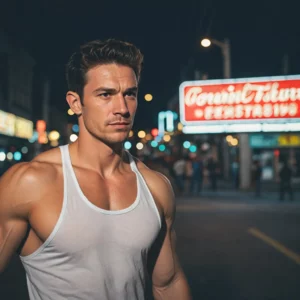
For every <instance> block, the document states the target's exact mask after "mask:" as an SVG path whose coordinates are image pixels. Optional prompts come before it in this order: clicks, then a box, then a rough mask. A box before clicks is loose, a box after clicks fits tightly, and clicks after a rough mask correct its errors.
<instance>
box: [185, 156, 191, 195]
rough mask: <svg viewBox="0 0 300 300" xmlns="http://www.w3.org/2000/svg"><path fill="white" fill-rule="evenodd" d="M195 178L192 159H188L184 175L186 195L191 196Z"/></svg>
mask: <svg viewBox="0 0 300 300" xmlns="http://www.w3.org/2000/svg"><path fill="white" fill-rule="evenodd" d="M192 178H193V164H192V159H191V158H190V157H187V158H186V159H185V173H184V183H185V193H186V194H190V191H191V186H192Z"/></svg>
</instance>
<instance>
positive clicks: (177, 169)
mask: <svg viewBox="0 0 300 300" xmlns="http://www.w3.org/2000/svg"><path fill="white" fill-rule="evenodd" d="M185 163H186V162H185V159H184V158H183V157H181V158H179V159H178V160H176V161H175V163H174V165H173V172H174V174H175V182H176V184H177V187H178V191H179V193H180V194H181V193H183V191H184V174H185Z"/></svg>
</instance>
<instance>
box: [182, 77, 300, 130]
mask: <svg viewBox="0 0 300 300" xmlns="http://www.w3.org/2000/svg"><path fill="white" fill-rule="evenodd" d="M288 80H300V75H286V76H268V77H247V78H236V79H212V80H197V81H184V82H182V83H181V84H180V86H179V110H180V122H181V123H182V124H183V125H184V127H186V128H188V127H190V128H191V129H192V127H193V128H195V130H196V128H197V127H198V126H200V127H202V129H203V126H204V127H207V129H208V131H209V127H210V126H213V125H215V126H216V125H219V126H222V127H224V128H225V127H226V126H228V125H234V124H235V125H250V124H252V125H254V124H257V125H264V124H270V125H271V124H282V125H283V126H284V125H286V124H287V123H297V124H298V123H300V118H255V119H251V120H246V119H239V120H230V119H228V120H207V121H203V120H199V121H187V120H186V119H185V105H184V89H185V87H187V86H192V85H194V86H197V85H198V86H201V85H202V86H204V85H205V86H208V85H217V84H238V83H251V82H255V83H258V82H265V81H269V82H276V81H288ZM219 126H218V127H219ZM211 128H212V127H211ZM287 128H288V127H287ZM195 130H192V131H195ZM188 131H189V130H187V132H186V133H193V132H188ZM258 131H264V130H263V129H257V130H254V131H251V130H249V131H247V132H258ZM287 131H290V130H289V129H287ZM219 132H230V130H229V131H227V130H225V131H223V130H222V129H220V131H219ZM195 133H196V132H195Z"/></svg>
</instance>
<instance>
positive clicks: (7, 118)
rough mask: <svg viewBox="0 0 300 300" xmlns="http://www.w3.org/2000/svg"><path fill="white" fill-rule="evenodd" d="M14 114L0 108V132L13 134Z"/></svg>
mask: <svg viewBox="0 0 300 300" xmlns="http://www.w3.org/2000/svg"><path fill="white" fill-rule="evenodd" d="M15 120H16V116H15V115H13V114H9V113H7V112H4V111H2V110H0V133H2V134H5V135H10V136H14V135H15Z"/></svg>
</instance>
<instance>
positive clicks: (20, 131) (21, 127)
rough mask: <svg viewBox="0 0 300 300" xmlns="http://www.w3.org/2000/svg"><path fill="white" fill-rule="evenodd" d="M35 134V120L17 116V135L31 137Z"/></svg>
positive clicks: (24, 137) (25, 137)
mask: <svg viewBox="0 0 300 300" xmlns="http://www.w3.org/2000/svg"><path fill="white" fill-rule="evenodd" d="M32 135H33V122H32V121H30V120H27V119H23V118H20V117H16V121H15V136H17V137H19V138H23V139H30V138H31V137H32Z"/></svg>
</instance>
